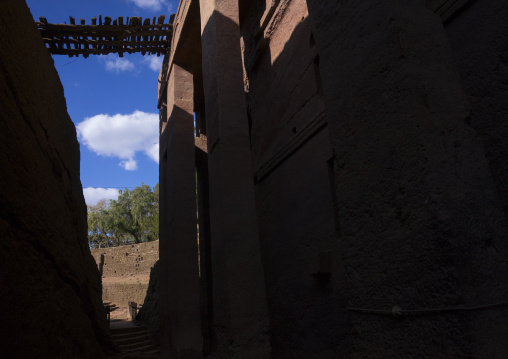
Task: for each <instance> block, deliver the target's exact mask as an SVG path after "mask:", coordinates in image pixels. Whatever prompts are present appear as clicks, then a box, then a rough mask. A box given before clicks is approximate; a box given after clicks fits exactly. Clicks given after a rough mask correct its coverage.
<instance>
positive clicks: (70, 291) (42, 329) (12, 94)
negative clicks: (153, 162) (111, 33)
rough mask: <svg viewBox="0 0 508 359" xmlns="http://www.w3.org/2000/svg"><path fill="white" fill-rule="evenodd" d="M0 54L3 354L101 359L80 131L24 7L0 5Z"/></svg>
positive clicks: (103, 326) (105, 337) (101, 321)
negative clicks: (76, 126) (81, 166)
mask: <svg viewBox="0 0 508 359" xmlns="http://www.w3.org/2000/svg"><path fill="white" fill-rule="evenodd" d="M0 49H1V50H0V108H1V111H0V238H1V239H2V249H1V250H0V288H1V289H0V291H1V293H2V295H1V300H2V309H1V310H0V347H1V352H2V357H4V358H102V357H104V352H105V351H107V350H109V348H111V347H112V343H111V341H110V338H109V332H108V325H107V321H106V312H105V310H104V307H103V305H102V301H101V282H100V276H99V272H98V270H97V267H96V266H95V263H94V260H93V258H92V256H91V255H90V250H89V248H88V244H87V222H86V205H85V201H84V197H83V192H82V187H81V183H80V177H79V170H80V167H79V166H80V165H79V161H80V157H79V144H78V141H77V138H76V130H75V127H74V125H73V123H72V121H71V119H70V118H69V115H68V114H67V109H66V103H65V98H64V91H63V88H62V85H61V83H60V80H59V78H58V74H57V71H56V69H55V67H54V64H53V61H52V59H51V56H50V54H49V53H48V51H47V50H46V49H45V47H44V45H43V42H42V38H41V36H40V34H39V32H38V31H37V28H36V26H35V24H34V22H33V19H32V15H31V14H30V11H29V9H28V7H27V6H26V4H25V2H24V1H19V0H5V1H1V2H0Z"/></svg>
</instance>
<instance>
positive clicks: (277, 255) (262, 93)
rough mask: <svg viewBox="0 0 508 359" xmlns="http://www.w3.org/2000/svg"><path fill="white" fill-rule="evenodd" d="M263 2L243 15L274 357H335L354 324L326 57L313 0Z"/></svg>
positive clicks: (246, 5) (249, 6) (248, 4)
mask: <svg viewBox="0 0 508 359" xmlns="http://www.w3.org/2000/svg"><path fill="white" fill-rule="evenodd" d="M259 4H260V2H258V5H255V4H253V3H252V2H245V3H244V4H243V8H242V9H241V14H242V15H244V16H243V19H242V20H243V22H242V35H243V37H244V42H245V52H244V62H245V68H246V73H247V78H248V95H247V98H248V111H249V117H250V118H249V120H250V127H251V128H250V133H251V146H252V154H253V163H254V171H255V174H254V176H255V180H256V202H257V213H258V219H259V235H260V244H261V250H262V261H263V265H264V270H265V278H266V282H265V283H266V290H267V302H268V308H269V314H270V338H271V345H272V353H273V355H274V357H275V358H328V357H334V356H336V354H335V353H338V352H339V349H340V347H341V346H342V341H343V338H342V335H341V333H342V332H343V330H344V329H343V328H345V326H346V324H345V315H344V313H343V312H341V310H340V308H341V307H342V306H343V304H344V295H343V291H342V287H343V285H342V283H343V278H341V276H340V274H339V273H340V272H341V269H340V266H341V264H340V263H339V260H338V258H337V254H338V252H337V251H338V246H337V244H338V242H337V239H336V228H335V215H334V205H333V194H332V188H333V187H332V185H331V182H330V178H329V170H330V165H329V163H328V161H329V160H330V159H331V158H332V150H331V146H330V141H329V130H328V127H327V126H326V116H327V113H326V109H325V104H324V99H323V97H322V89H321V88H320V83H321V78H320V77H321V75H320V73H319V69H318V63H319V58H318V53H317V49H316V46H315V45H316V44H315V41H314V39H313V38H312V34H311V29H310V26H311V24H310V21H309V19H308V13H307V6H306V3H305V0H294V1H281V2H280V3H279V4H280V5H279V7H278V8H277V9H275V10H274V11H273V10H272V12H273V13H272V14H270V5H271V2H270V1H267V4H266V7H265V6H259ZM267 17H268V18H269V19H270V18H271V20H269V21H268V20H265V21H264V22H265V23H266V22H268V25H267V26H266V28H264V29H262V28H261V29H260V23H263V20H262V19H265V18H267ZM259 33H264V35H263V37H264V38H263V37H261V38H260V37H259V35H257V34H259ZM322 255H325V256H326V255H330V256H331V257H333V258H335V263H334V267H335V269H336V271H335V273H334V275H333V276H331V277H330V273H324V272H323V273H319V268H317V267H318V265H317V263H318V262H319V258H320V256H322Z"/></svg>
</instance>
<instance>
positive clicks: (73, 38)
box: [36, 15, 174, 58]
mask: <svg viewBox="0 0 508 359" xmlns="http://www.w3.org/2000/svg"><path fill="white" fill-rule="evenodd" d="M165 18H166V17H165V16H164V15H161V16H159V17H158V18H156V17H155V16H154V17H153V20H152V21H150V19H145V20H144V21H143V19H142V18H141V17H131V18H129V17H127V19H126V22H125V24H124V18H123V16H120V17H118V19H116V20H113V21H111V17H109V16H106V17H104V22H103V20H102V16H99V19H98V20H99V21H98V23H97V17H93V18H92V21H91V25H86V24H85V20H84V19H81V21H80V24H79V25H76V23H75V19H74V18H73V17H70V24H48V22H47V20H46V18H44V17H39V20H40V21H38V22H36V25H37V28H38V29H39V31H40V33H41V35H42V38H43V41H44V43H45V44H46V47H47V48H48V50H49V52H50V53H52V54H55V55H68V56H69V57H72V56H79V55H83V56H84V57H85V58H86V57H88V56H89V55H107V54H111V53H117V54H119V56H120V57H122V56H123V54H124V53H129V54H132V53H135V52H141V54H142V55H145V54H149V55H150V54H156V55H157V56H159V55H160V54H164V53H166V51H167V50H168V49H169V47H170V45H171V36H172V34H173V20H174V15H171V16H170V18H169V22H168V23H167V24H165V23H164V20H165Z"/></svg>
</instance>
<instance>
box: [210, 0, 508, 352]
mask: <svg viewBox="0 0 508 359" xmlns="http://www.w3.org/2000/svg"><path fill="white" fill-rule="evenodd" d="M241 3H242V4H243V9H242V10H243V11H241V13H242V14H243V19H242V35H243V40H244V42H245V53H244V62H245V69H246V72H247V74H246V78H247V81H246V85H247V86H246V88H247V90H248V93H247V98H248V111H249V116H250V118H249V125H250V130H251V131H250V134H251V146H252V154H253V163H254V166H255V173H254V177H255V179H256V201H257V213H258V219H259V231H260V244H261V249H262V256H263V265H264V270H265V278H266V292H267V301H268V306H269V311H270V336H271V344H272V350H273V354H274V356H275V357H280V358H285V357H291V358H312V357H316V358H333V357H383V358H407V357H421V356H424V357H425V356H430V355H434V356H437V357H475V358H488V357H496V358H504V357H506V355H507V354H506V346H504V347H503V344H500V343H502V340H501V339H500V338H501V337H502V336H505V335H506V333H507V330H506V325H504V324H503V321H504V322H506V319H507V313H508V311H507V310H506V309H501V308H498V309H496V310H490V311H488V310H487V311H479V312H476V313H473V312H471V311H464V312H460V313H459V312H456V313H455V314H452V315H450V314H449V313H440V314H438V315H429V313H435V312H426V311H425V309H440V308H447V307H448V308H454V307H461V306H464V307H475V306H479V305H483V304H491V303H498V302H501V301H505V300H506V299H507V298H508V282H507V281H506V279H505V276H504V275H501V273H506V271H507V270H508V268H507V264H506V258H508V243H507V241H506V237H507V234H508V227H507V222H506V216H505V214H504V213H503V210H502V207H501V206H500V204H501V201H500V198H501V200H502V201H504V202H505V203H504V205H505V208H506V198H505V197H506V196H505V194H503V193H506V191H507V190H508V185H507V180H506V178H508V177H507V173H508V172H507V171H506V166H507V163H508V162H507V161H506V155H508V152H507V151H506V148H507V147H506V146H507V144H508V142H507V140H506V138H507V135H504V136H503V134H506V128H507V126H506V103H507V92H506V86H505V85H506V76H505V75H506V56H505V55H506V41H503V40H504V39H506V31H504V32H503V30H504V29H505V28H506V25H504V24H506V23H507V22H506V21H503V20H506V19H507V17H506V10H507V9H508V8H507V5H506V1H491V2H490V5H489V6H490V7H491V10H490V11H487V10H486V9H487V8H486V7H485V6H484V5H483V4H482V1H478V2H476V4H477V5H476V6H477V7H478V8H479V9H480V8H481V9H482V11H481V12H480V10H478V11H474V10H473V9H471V11H469V10H468V11H466V12H464V13H462V14H457V16H458V17H457V18H456V19H453V20H450V21H451V22H450V24H449V28H448V33H449V34H450V35H453V40H454V41H455V42H456V44H457V48H460V50H458V52H457V55H458V56H457V58H458V60H457V61H458V62H459V64H461V66H463V67H462V71H463V73H464V82H465V83H466V85H467V89H468V90H469V91H470V92H471V93H472V94H473V99H472V100H473V101H472V103H473V112H472V114H473V116H472V118H469V113H468V108H469V104H468V103H467V100H468V99H467V98H465V97H464V91H463V89H462V83H461V79H460V77H459V73H458V72H457V68H456V67H455V63H454V61H453V57H452V52H451V51H450V47H449V43H448V39H447V33H446V32H445V30H444V28H443V24H442V20H441V19H440V17H439V16H437V15H436V14H433V13H432V12H431V11H429V10H428V9H426V8H425V6H424V4H425V2H423V1H420V2H417V1H405V0H376V1H371V0H363V1H348V0H346V1H333V0H331V1H321V0H281V1H280V2H272V1H266V6H264V5H263V3H264V2H263V1H260V2H256V3H254V2H249V1H243V2H241ZM274 3H275V4H276V3H278V5H277V7H276V8H275V9H274V8H270V6H271V5H272V4H274ZM493 3H495V5H493ZM492 9H494V10H492ZM479 14H480V15H479ZM462 16H464V20H463V22H466V23H467V22H469V25H467V24H463V25H462V26H455V24H454V22H455V21H458V22H459V23H460V22H461V20H460V17H462ZM469 18H470V19H469ZM483 22H485V24H489V25H487V26H486V27H485V28H484V29H483V30H482V31H478V29H477V25H478V24H482V23H483ZM265 24H267V25H265ZM264 26H266V27H264ZM466 34H470V35H466ZM472 39H474V43H473V42H472ZM204 61H205V60H204ZM479 70H480V71H479ZM470 125H471V126H470ZM472 127H477V128H478V129H479V133H480V135H483V136H484V138H483V139H482V138H480V137H479V136H478V133H477V132H476V131H475V129H474V128H472ZM480 130H482V131H483V132H482V131H480ZM482 140H483V141H484V143H485V144H486V149H487V157H486V156H485V151H484V147H483V143H482ZM503 154H504V155H503ZM489 165H490V167H489ZM500 194H501V195H500ZM316 263H318V265H316ZM214 289H215V288H214ZM394 306H400V307H402V308H404V309H422V310H423V312H422V315H420V316H419V317H417V318H415V317H411V318H410V317H404V319H403V320H399V319H397V318H393V317H390V316H380V315H377V314H374V312H375V311H376V310H387V311H388V314H389V313H390V310H391V309H392V308H393V307H394ZM351 307H354V308H361V309H364V310H365V312H360V311H358V310H351V309H348V308H351ZM369 311H370V312H369ZM373 311H374V312H373ZM489 323H492V325H491V326H489ZM472 338H474V339H472ZM387 343H389V344H387Z"/></svg>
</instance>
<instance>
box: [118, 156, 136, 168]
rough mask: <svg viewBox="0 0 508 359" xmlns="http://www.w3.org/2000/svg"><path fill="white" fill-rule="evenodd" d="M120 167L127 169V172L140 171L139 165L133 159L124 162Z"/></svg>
mask: <svg viewBox="0 0 508 359" xmlns="http://www.w3.org/2000/svg"><path fill="white" fill-rule="evenodd" d="M118 165H119V166H120V167H123V168H125V170H126V171H136V170H137V169H138V163H137V162H136V160H135V159H133V158H129V159H128V160H126V161H122V162H120V163H119V164H118Z"/></svg>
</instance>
